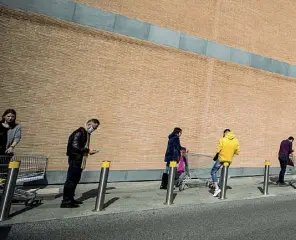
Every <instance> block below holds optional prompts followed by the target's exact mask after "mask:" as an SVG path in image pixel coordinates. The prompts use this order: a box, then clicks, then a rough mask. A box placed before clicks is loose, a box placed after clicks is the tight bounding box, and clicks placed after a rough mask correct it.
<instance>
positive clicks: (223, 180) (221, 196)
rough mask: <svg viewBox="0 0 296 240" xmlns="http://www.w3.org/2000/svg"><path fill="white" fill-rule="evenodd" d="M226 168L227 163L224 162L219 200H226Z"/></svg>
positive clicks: (227, 166)
mask: <svg viewBox="0 0 296 240" xmlns="http://www.w3.org/2000/svg"><path fill="white" fill-rule="evenodd" d="M228 168H229V163H228V162H224V163H223V169H222V187H221V193H220V197H219V199H220V200H224V199H226V188H227V178H228Z"/></svg>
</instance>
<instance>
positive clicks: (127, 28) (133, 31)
mask: <svg viewBox="0 0 296 240" xmlns="http://www.w3.org/2000/svg"><path fill="white" fill-rule="evenodd" d="M150 26H151V25H150V24H149V23H145V22H141V21H138V20H136V19H130V18H128V17H124V16H121V15H117V16H116V21H115V26H114V32H115V33H119V34H122V35H125V36H129V37H134V38H138V39H143V40H148V36H149V31H150Z"/></svg>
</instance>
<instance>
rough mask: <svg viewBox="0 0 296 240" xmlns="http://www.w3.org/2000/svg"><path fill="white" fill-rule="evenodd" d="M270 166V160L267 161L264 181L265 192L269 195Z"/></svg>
mask: <svg viewBox="0 0 296 240" xmlns="http://www.w3.org/2000/svg"><path fill="white" fill-rule="evenodd" d="M269 167H270V161H268V160H266V161H265V169H264V182H263V194H264V195H268V182H269Z"/></svg>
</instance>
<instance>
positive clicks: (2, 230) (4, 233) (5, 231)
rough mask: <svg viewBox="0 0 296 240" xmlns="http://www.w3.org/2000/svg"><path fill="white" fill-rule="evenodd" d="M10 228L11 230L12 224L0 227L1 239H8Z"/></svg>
mask: <svg viewBox="0 0 296 240" xmlns="http://www.w3.org/2000/svg"><path fill="white" fill-rule="evenodd" d="M10 230H11V226H4V227H0V239H1V240H6V239H8V234H9V232H10Z"/></svg>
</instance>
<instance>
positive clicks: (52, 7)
mask: <svg viewBox="0 0 296 240" xmlns="http://www.w3.org/2000/svg"><path fill="white" fill-rule="evenodd" d="M26 2H27V3H28V6H27V10H28V11H31V12H36V13H40V14H43V15H47V16H49V17H55V18H58V19H62V20H67V21H72V18H73V14H74V9H75V5H76V3H75V2H73V1H70V0H27V1H26Z"/></svg>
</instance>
